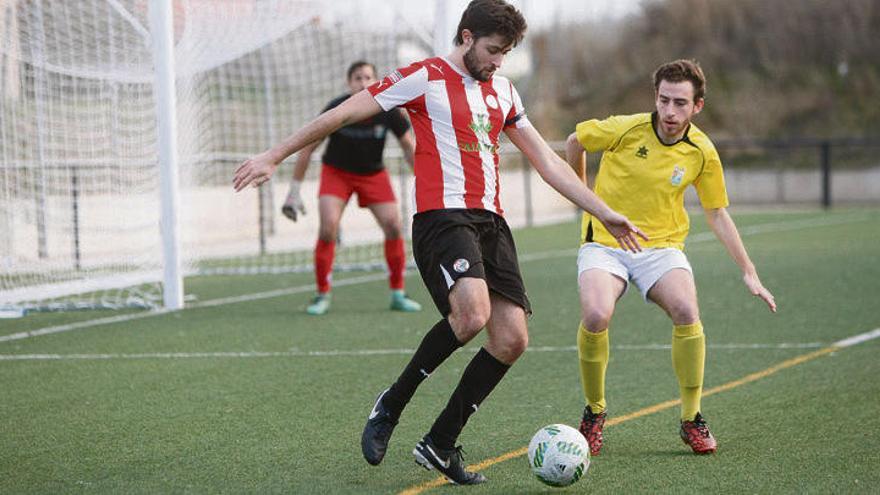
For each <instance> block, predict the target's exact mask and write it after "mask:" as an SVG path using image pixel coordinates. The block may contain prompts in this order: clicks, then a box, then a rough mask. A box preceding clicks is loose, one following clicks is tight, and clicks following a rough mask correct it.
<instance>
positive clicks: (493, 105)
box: [486, 95, 498, 110]
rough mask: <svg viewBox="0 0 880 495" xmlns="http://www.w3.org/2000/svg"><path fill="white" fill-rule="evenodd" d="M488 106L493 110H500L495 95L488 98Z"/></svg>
mask: <svg viewBox="0 0 880 495" xmlns="http://www.w3.org/2000/svg"><path fill="white" fill-rule="evenodd" d="M486 105H487V106H488V107H489V108H491V109H492V110H495V109H496V108H498V99H497V98H495V96H494V95H489V96H487V97H486Z"/></svg>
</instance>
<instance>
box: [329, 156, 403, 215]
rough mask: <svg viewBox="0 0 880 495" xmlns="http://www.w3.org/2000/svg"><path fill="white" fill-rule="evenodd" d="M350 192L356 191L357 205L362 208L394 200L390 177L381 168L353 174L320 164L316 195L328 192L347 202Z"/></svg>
mask: <svg viewBox="0 0 880 495" xmlns="http://www.w3.org/2000/svg"><path fill="white" fill-rule="evenodd" d="M352 193H357V196H358V206H360V207H361V208H363V207H364V206H369V205H372V204H376V203H393V202H394V201H396V198H395V196H394V190H393V189H391V177H390V176H389V175H388V171H387V170H385V169H382V170H381V171H379V172H374V173H372V174H363V175H362V174H354V173H351V172H346V171H345V170H340V169H338V168H336V167H333V166H331V165H327V164H324V165H322V166H321V186H320V187H319V189H318V196H324V195H326V194H329V195H331V196H336V197H338V198H341V199H342V200H343V201H345V202H348V200H349V198H351V195H352Z"/></svg>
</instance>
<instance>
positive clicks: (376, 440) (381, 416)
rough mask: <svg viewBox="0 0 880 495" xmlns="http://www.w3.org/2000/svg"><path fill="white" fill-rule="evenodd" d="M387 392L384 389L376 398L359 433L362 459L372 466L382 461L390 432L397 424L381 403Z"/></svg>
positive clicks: (395, 419)
mask: <svg viewBox="0 0 880 495" xmlns="http://www.w3.org/2000/svg"><path fill="white" fill-rule="evenodd" d="M387 393H388V389H385V390H383V391H382V393H380V394H379V397H377V398H376V403H375V404H374V405H373V410H372V411H370V416H369V417H368V418H367V424H366V426H364V432H363V434H362V435H361V451H362V452H363V453H364V459H366V460H367V462H369V463H370V464H372V465H373V466H377V465H379V463H380V462H382V459H383V458H384V457H385V451H387V450H388V441H389V440H390V439H391V433H392V432H394V427H395V426H397V418H395V417H394V416H392V415H391V413H389V412H388V409H386V408H385V406H384V405H383V404H382V398H383V397H385V394H387Z"/></svg>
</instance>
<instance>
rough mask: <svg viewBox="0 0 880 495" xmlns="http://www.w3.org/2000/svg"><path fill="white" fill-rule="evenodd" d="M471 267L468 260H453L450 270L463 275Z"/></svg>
mask: <svg viewBox="0 0 880 495" xmlns="http://www.w3.org/2000/svg"><path fill="white" fill-rule="evenodd" d="M470 267H471V264H470V263H469V262H468V260H466V259H464V258H459V259H457V260H455V263H453V264H452V269H453V270H455V271H456V273H464V272H466V271H468V268H470Z"/></svg>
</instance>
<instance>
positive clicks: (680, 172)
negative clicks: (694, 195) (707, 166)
mask: <svg viewBox="0 0 880 495" xmlns="http://www.w3.org/2000/svg"><path fill="white" fill-rule="evenodd" d="M684 172H685V170H684V167H679V166H678V165H676V166H675V169H674V170H673V171H672V177H671V178H670V179H669V183H670V184H672V185H673V186H680V185H681V181H682V179H684Z"/></svg>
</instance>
